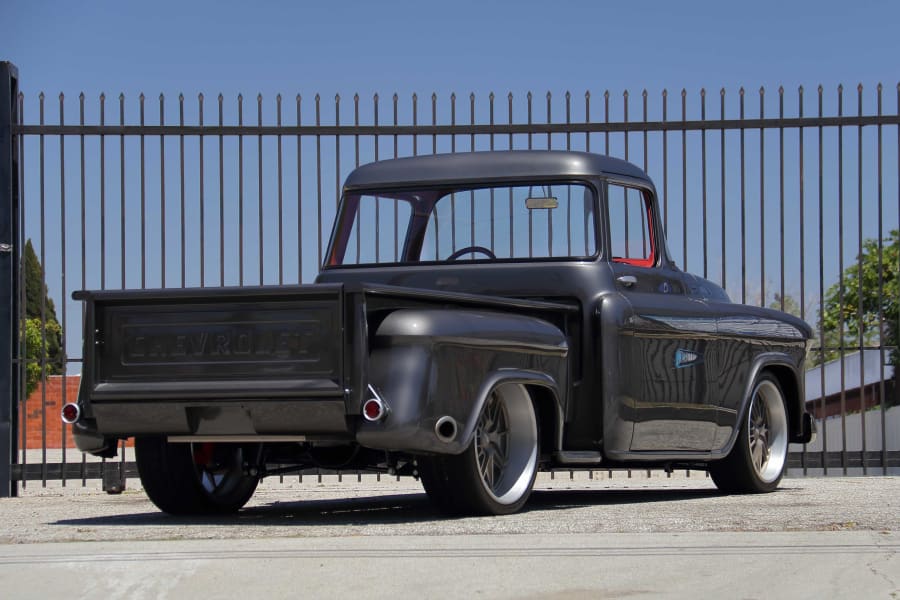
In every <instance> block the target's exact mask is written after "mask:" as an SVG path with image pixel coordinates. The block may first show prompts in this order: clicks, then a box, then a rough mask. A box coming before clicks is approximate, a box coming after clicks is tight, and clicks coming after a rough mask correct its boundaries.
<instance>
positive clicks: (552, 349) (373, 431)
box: [357, 309, 568, 454]
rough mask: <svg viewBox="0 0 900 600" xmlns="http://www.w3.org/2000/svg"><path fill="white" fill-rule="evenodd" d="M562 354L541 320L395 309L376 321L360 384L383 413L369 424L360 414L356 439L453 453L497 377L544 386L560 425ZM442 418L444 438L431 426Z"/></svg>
mask: <svg viewBox="0 0 900 600" xmlns="http://www.w3.org/2000/svg"><path fill="white" fill-rule="evenodd" d="M567 356H568V345H567V343H566V337H565V334H563V332H562V331H560V330H559V329H558V328H557V327H555V326H554V325H552V324H551V323H548V322H547V321H544V320H542V319H538V318H534V317H530V316H524V315H517V314H509V313H502V312H494V311H488V310H448V309H401V310H397V311H395V312H393V313H391V314H390V315H388V317H387V318H386V319H385V320H384V321H383V322H382V323H381V324H380V326H379V327H378V330H377V332H376V334H375V337H374V339H373V350H372V352H371V353H370V356H369V368H368V374H369V382H368V383H369V386H370V387H371V391H372V393H373V394H377V395H378V397H379V399H381V400H382V401H383V402H384V403H385V404H386V405H387V407H388V413H387V415H386V416H385V417H384V418H383V419H381V420H379V421H376V422H367V421H363V420H360V423H359V427H358V430H357V441H358V442H359V443H360V444H362V445H364V446H368V447H371V448H379V449H385V450H398V451H409V452H426V453H440V454H459V453H461V452H463V451H464V450H465V449H466V447H467V446H468V445H469V443H470V441H471V438H472V435H473V432H474V430H475V423H476V422H477V419H478V415H479V414H480V411H481V408H482V406H483V405H484V403H485V401H486V400H487V398H488V397H489V396H490V393H491V392H492V391H493V390H494V389H495V388H496V387H497V386H499V385H502V384H505V383H518V384H523V385H534V386H541V387H544V388H547V389H549V390H551V392H552V394H551V396H552V398H553V404H554V406H553V411H554V414H556V415H557V419H556V421H557V425H556V426H557V427H560V426H561V423H562V417H561V415H563V414H564V409H565V405H564V402H565V394H564V390H565V389H566V386H567V385H568V364H567ZM444 417H449V418H450V419H452V420H453V422H454V423H455V425H456V432H455V435H454V436H453V437H452V439H442V438H440V437H439V436H438V435H437V434H436V432H435V427H436V425H437V423H438V421H439V420H440V419H442V418H444ZM559 437H560V436H559V434H558V432H557V434H556V443H557V444H558V442H559Z"/></svg>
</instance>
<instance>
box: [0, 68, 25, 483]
mask: <svg viewBox="0 0 900 600" xmlns="http://www.w3.org/2000/svg"><path fill="white" fill-rule="evenodd" d="M18 96H19V71H18V69H16V67H15V65H13V64H12V63H9V62H0V497H9V496H15V495H16V492H17V485H16V482H15V481H13V479H12V463H13V461H14V460H15V458H16V445H17V444H16V421H17V419H16V400H17V394H16V389H17V387H18V386H17V379H18V370H19V369H18V365H19V362H18V360H15V361H14V360H13V359H15V358H18V357H17V356H16V354H17V351H18V347H19V345H18V326H17V325H18V323H17V322H18V319H17V314H18V311H17V301H18V292H17V290H18V281H19V278H18V276H17V273H18V269H19V260H18V257H19V252H20V251H21V248H19V247H18V238H19V235H18V229H19V227H18V225H19V197H18V196H19V185H18V153H17V149H16V143H15V141H14V138H13V132H12V127H13V124H14V123H16V122H17V121H18V119H17V115H16V110H17V109H16V107H17V105H18Z"/></svg>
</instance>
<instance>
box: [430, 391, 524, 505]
mask: <svg viewBox="0 0 900 600" xmlns="http://www.w3.org/2000/svg"><path fill="white" fill-rule="evenodd" d="M537 463H538V422H537V418H536V416H535V410H534V404H533V402H532V400H531V396H530V395H529V394H528V391H527V390H526V389H525V387H524V386H522V385H519V384H506V385H502V386H500V387H498V388H496V389H495V390H494V391H493V392H491V394H490V396H488V399H487V401H486V402H485V404H484V407H483V408H482V410H481V414H480V415H479V417H478V422H477V424H476V426H475V434H474V436H473V439H472V442H471V443H470V444H469V447H468V448H467V449H466V450H465V452H463V453H462V454H459V455H455V456H454V455H441V456H430V457H421V458H420V459H419V474H420V476H421V478H422V484H423V486H424V487H425V491H426V493H427V494H428V497H429V498H431V500H432V501H433V502H435V503H436V504H437V505H438V506H439V507H440V508H441V509H442V510H444V511H445V512H450V513H475V514H493V515H501V514H510V513H514V512H516V511H518V510H519V509H520V508H522V506H523V505H524V504H525V502H526V501H527V500H528V496H529V495H530V494H531V489H532V487H533V486H534V479H535V476H536V475H537Z"/></svg>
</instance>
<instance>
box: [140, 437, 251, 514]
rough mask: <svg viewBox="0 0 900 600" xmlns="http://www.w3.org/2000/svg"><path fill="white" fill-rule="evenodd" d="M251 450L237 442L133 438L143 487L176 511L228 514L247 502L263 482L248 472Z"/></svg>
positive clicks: (169, 510) (161, 505)
mask: <svg viewBox="0 0 900 600" xmlns="http://www.w3.org/2000/svg"><path fill="white" fill-rule="evenodd" d="M246 450H247V448H246V447H244V446H241V445H238V444H224V443H223V444H214V443H199V444H191V443H170V442H167V441H166V439H165V438H163V437H139V438H137V439H135V442H134V454H135V462H136V463H137V468H138V474H139V475H140V478H141V485H143V487H144V491H145V492H146V493H147V496H148V497H149V498H150V500H151V501H152V502H153V504H155V505H156V506H157V507H158V508H159V509H160V510H162V511H164V512H167V513H169V514H172V515H216V514H227V513H233V512H237V511H238V510H239V509H240V508H241V507H242V506H244V504H246V503H247V501H248V500H250V497H251V496H252V495H253V492H254V491H256V485H257V483H259V478H258V477H254V476H251V475H245V474H244V461H245V456H244V453H245V451H246Z"/></svg>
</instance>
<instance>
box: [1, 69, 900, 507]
mask: <svg viewBox="0 0 900 600" xmlns="http://www.w3.org/2000/svg"><path fill="white" fill-rule="evenodd" d="M893 91H894V90H886V89H884V88H882V86H881V85H880V84H879V85H878V86H876V87H874V88H872V89H864V88H863V86H862V85H860V86H858V87H857V88H855V89H854V90H852V91H851V90H844V89H843V88H842V87H839V88H837V89H836V90H824V89H823V88H822V87H819V88H818V89H816V90H813V91H812V92H808V91H806V90H804V89H803V88H802V87H801V88H798V89H796V90H792V91H785V90H784V89H782V88H779V89H778V90H776V91H774V92H770V91H767V90H764V89H762V88H760V89H759V90H754V91H752V92H749V91H746V90H744V89H743V88H741V89H740V90H738V91H737V92H733V91H726V90H724V89H722V90H719V91H717V92H716V93H715V94H707V93H706V91H705V90H700V92H699V93H697V94H695V93H691V94H688V92H687V91H685V90H681V91H680V92H679V93H676V94H669V93H668V92H667V91H665V90H663V91H662V92H661V93H659V94H653V95H651V94H650V93H648V92H647V91H643V92H642V93H641V94H639V95H631V94H629V93H628V92H627V91H626V92H624V93H622V94H611V93H609V92H605V93H603V94H602V95H600V96H599V97H598V96H595V95H592V94H590V93H584V94H583V95H581V94H579V95H573V94H570V93H569V92H565V93H564V94H563V95H553V94H551V93H549V92H548V93H547V94H546V95H541V96H536V95H532V94H531V93H528V94H527V95H525V96H521V97H518V96H513V95H512V94H508V95H504V96H495V95H494V94H493V93H492V94H490V95H487V96H484V97H476V96H475V95H474V94H470V95H468V96H465V97H457V96H456V95H455V94H451V95H450V96H449V97H438V96H437V95H436V94H431V95H430V96H427V97H424V98H419V97H418V96H417V95H415V94H414V95H412V96H411V97H408V98H400V97H399V96H397V95H396V94H395V95H393V96H392V97H390V98H387V99H383V98H381V97H379V96H378V95H377V94H376V95H374V96H373V97H372V98H367V99H363V98H360V97H359V96H358V95H355V96H354V97H353V98H351V99H349V101H348V100H347V99H344V98H341V97H340V96H335V97H333V98H329V99H323V98H322V97H321V96H319V95H318V94H317V95H315V96H314V97H312V98H309V97H305V96H300V95H296V96H292V97H283V96H281V95H278V96H275V97H273V98H268V97H267V98H263V97H262V96H261V95H257V96H256V97H253V98H247V99H245V98H243V97H242V96H240V95H239V96H238V97H237V98H228V99H226V98H224V97H223V96H222V95H218V96H217V97H214V98H212V99H208V98H205V97H204V96H203V95H202V94H201V95H199V96H198V97H196V98H185V97H184V96H182V95H179V96H177V97H165V96H163V95H160V96H158V97H154V98H147V97H145V96H144V95H140V96H139V97H136V98H126V97H125V96H124V95H118V96H116V97H109V98H107V97H106V96H105V95H102V94H101V95H100V96H99V97H98V98H90V99H89V98H86V97H85V96H84V95H83V94H81V95H79V96H64V95H63V94H60V95H59V96H54V97H52V98H51V97H48V96H46V95H45V94H44V93H43V92H40V93H37V94H34V93H32V92H29V93H28V94H25V93H24V92H20V91H19V90H18V76H17V72H16V69H15V67H14V66H12V65H10V64H9V63H0V209H2V214H0V278H2V280H3V288H2V289H3V294H2V298H0V340H3V345H2V347H0V366H2V371H0V394H3V395H2V396H0V446H2V450H0V481H2V485H0V487H2V489H0V493H5V494H10V493H12V494H15V492H16V486H17V484H19V483H21V484H23V485H24V484H26V483H27V482H28V481H42V482H43V483H44V484H46V482H47V481H48V480H51V479H61V480H63V482H65V481H66V480H76V481H80V482H84V481H86V480H87V479H93V478H100V477H109V473H110V472H112V473H113V474H114V476H115V477H120V476H121V475H123V474H124V475H129V476H131V475H133V474H134V468H133V464H131V463H130V462H124V460H123V461H116V462H114V463H113V464H110V463H102V462H98V463H93V462H89V461H87V460H86V459H85V458H83V457H82V456H81V455H80V453H77V452H76V451H75V450H72V449H71V448H70V445H71V440H70V436H69V434H68V432H67V430H66V429H65V427H64V426H63V425H62V423H61V422H60V419H59V408H60V405H61V404H62V403H65V402H67V401H70V400H74V395H75V393H76V392H75V390H76V389H77V374H78V372H79V370H80V362H81V358H80V355H81V345H80V344H81V307H80V306H79V305H78V303H75V302H74V301H72V300H71V293H72V291H74V290H77V289H83V288H88V289H100V288H107V289H125V288H127V289H132V288H155V287H191V286H201V287H202V286H221V285H240V286H242V285H257V284H281V283H296V282H308V281H310V280H312V278H313V277H315V274H316V272H317V269H318V265H319V264H321V261H322V252H323V248H324V244H325V242H326V237H327V235H328V228H329V227H330V223H331V219H332V217H333V215H334V212H335V206H336V202H337V200H338V199H339V197H340V188H341V183H342V179H343V177H345V176H346V175H347V173H349V171H350V170H351V169H352V168H354V167H355V166H357V165H359V164H362V163H365V162H370V161H372V160H378V159H383V158H389V157H398V156H410V155H416V154H423V153H437V152H470V151H475V150H494V149H497V150H503V149H510V148H515V149H522V148H534V149H572V150H586V151H590V152H599V153H604V154H611V155H613V156H618V157H621V158H624V159H626V160H629V161H631V162H634V163H636V164H637V165H639V166H641V167H643V168H644V170H645V171H647V172H648V174H649V175H650V176H651V177H652V178H653V179H654V181H655V182H656V183H657V185H658V186H659V193H660V198H661V203H662V209H663V218H664V224H665V228H666V231H667V236H668V240H669V244H670V252H671V254H672V256H673V257H674V258H675V260H676V262H677V263H678V264H679V265H680V266H682V267H683V268H685V269H686V270H689V271H693V272H696V273H699V274H702V275H703V276H705V277H708V278H709V279H711V280H713V281H715V282H717V283H719V284H721V285H722V286H723V287H724V288H725V289H726V290H727V291H728V293H729V294H730V295H731V297H732V298H733V299H735V300H736V301H740V302H744V303H749V304H759V305H767V306H774V307H776V308H780V309H782V310H787V311H789V312H794V313H795V314H798V315H801V316H803V317H804V318H805V319H806V320H807V321H808V322H810V323H811V324H813V326H814V327H815V328H816V329H817V331H818V338H817V341H816V344H815V348H814V351H813V353H812V354H811V357H810V358H811V361H810V371H809V372H808V373H807V400H808V407H809V408H810V410H812V411H814V412H815V413H816V414H817V415H818V417H819V418H820V421H821V422H820V425H819V428H820V439H819V441H818V442H817V443H816V445H815V446H810V447H797V448H794V449H793V450H795V451H794V452H792V454H791V456H790V463H789V465H790V466H791V468H792V469H794V472H797V473H835V472H837V473H844V474H846V473H852V472H857V471H858V472H860V473H887V472H894V471H895V470H897V469H900V408H898V404H900V402H898V394H900V390H898V386H897V385H896V382H897V375H896V371H895V370H894V366H895V365H896V364H897V360H898V354H897V348H896V344H897V331H898V329H900V322H898V319H900V318H898V316H897V304H898V300H897V297H896V295H897V291H896V290H897V278H898V271H900V260H898V259H897V245H898V242H897V234H896V233H893V232H895V231H896V230H898V229H900V200H898V198H900V182H898V172H900V153H898V149H900V127H898V124H900V118H898V108H900V86H898V87H897V89H896V98H891V97H890V96H892V95H893ZM887 105H890V108H887ZM380 218H382V219H384V222H383V223H382V222H381V221H379V226H380V230H382V231H384V232H385V234H384V235H394V234H392V233H390V232H394V231H396V228H394V227H392V226H391V222H390V219H391V218H392V215H390V214H387V215H382V216H381V217H380ZM29 241H30V242H31V247H32V248H33V255H34V257H35V258H36V259H37V261H38V262H39V264H40V269H39V270H38V271H33V272H37V273H39V276H38V279H39V280H40V285H39V286H38V287H39V289H40V290H44V288H45V287H46V293H41V294H40V299H39V300H37V301H35V300H34V299H33V298H31V299H29V298H26V287H27V285H26V284H27V281H26V274H25V270H26V269H25V268H20V266H22V265H23V264H24V263H26V262H27V260H26V258H27V256H26V254H27V251H26V249H27V246H28V242H29ZM461 243H464V242H461ZM873 269H874V272H875V279H874V280H872V279H871V271H872V270H873ZM854 273H856V274H857V275H858V274H859V273H863V277H857V279H856V281H857V283H856V284H854ZM35 285H37V284H35ZM854 285H856V287H854ZM856 290H858V293H857V291H856ZM29 303H30V305H29ZM54 309H55V312H56V322H58V324H59V329H58V333H56V331H55V330H54V326H53V325H52V323H51V321H52V319H51V316H52V315H51V313H53V312H54ZM27 311H32V314H33V315H34V316H33V318H32V319H31V321H32V325H28V323H27V322H28V321H29V319H28V318H26V316H27V315H26V313H27ZM834 315H838V317H837V321H836V324H835V319H834V318H833V317H834ZM35 323H36V325H35ZM34 326H36V327H37V329H35V328H34ZM28 327H31V329H28ZM29 332H30V333H29ZM35 332H37V333H35ZM29 335H30V336H31V337H30V338H29ZM29 339H30V341H29ZM54 340H58V343H59V346H60V348H61V350H59V352H58V355H53V354H52V353H51V352H50V350H51V348H50V346H52V345H53V343H55V342H54ZM6 365H9V368H7V367H6ZM29 368H30V369H31V370H32V371H33V372H34V371H36V372H37V373H38V374H39V377H40V378H42V379H43V383H39V384H37V387H36V391H34V392H32V394H31V395H30V396H29V395H27V394H26V387H27V381H29V375H28V370H29ZM54 370H55V371H57V374H55V375H54V374H52V373H53V371H54ZM31 377H32V379H34V375H32V376H31ZM123 455H124V453H123Z"/></svg>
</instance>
